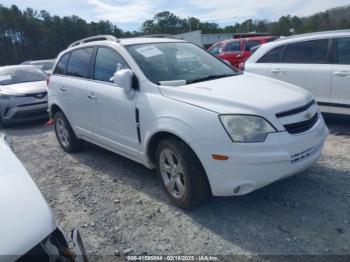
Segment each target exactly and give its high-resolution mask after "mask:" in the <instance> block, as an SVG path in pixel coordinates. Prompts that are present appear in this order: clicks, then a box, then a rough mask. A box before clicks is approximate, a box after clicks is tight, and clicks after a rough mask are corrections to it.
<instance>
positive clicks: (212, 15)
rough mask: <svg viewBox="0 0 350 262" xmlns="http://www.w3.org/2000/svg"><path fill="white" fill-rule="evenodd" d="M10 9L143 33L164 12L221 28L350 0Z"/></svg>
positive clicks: (157, 0)
mask: <svg viewBox="0 0 350 262" xmlns="http://www.w3.org/2000/svg"><path fill="white" fill-rule="evenodd" d="M0 4H1V5H4V6H7V7H9V6H10V5H12V4H15V5H17V6H18V7H19V8H20V9H25V8H27V7H31V8H33V9H34V10H38V11H39V10H43V9H44V10H46V11H48V12H49V13H50V14H51V15H59V16H70V15H77V16H79V17H81V18H83V19H85V20H87V21H89V22H90V21H99V20H110V21H111V22H112V23H114V24H116V25H117V26H118V27H119V28H121V29H123V30H130V31H132V30H140V28H141V25H142V23H143V21H145V20H146V19H151V18H152V17H153V16H154V14H156V13H157V12H161V11H170V12H173V13H174V14H176V15H178V16H180V17H183V18H184V17H189V16H194V17H197V18H199V19H201V20H202V21H208V22H215V23H218V24H219V25H220V26H226V25H231V24H234V23H235V22H242V21H244V20H246V19H250V18H252V19H267V20H269V21H274V20H277V19H279V18H280V17H281V16H283V15H288V14H289V15H297V16H307V15H312V14H314V13H317V12H320V11H325V10H326V9H329V8H333V7H338V6H343V5H350V0H177V1H176V0H175V1H174V0H170V1H169V0H53V1H52V0H51V1H50V0H0Z"/></svg>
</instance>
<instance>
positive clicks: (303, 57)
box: [283, 39, 328, 64]
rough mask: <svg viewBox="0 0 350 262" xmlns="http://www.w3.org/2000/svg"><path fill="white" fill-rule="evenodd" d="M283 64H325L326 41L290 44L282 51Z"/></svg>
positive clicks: (326, 61) (326, 53) (326, 57)
mask: <svg viewBox="0 0 350 262" xmlns="http://www.w3.org/2000/svg"><path fill="white" fill-rule="evenodd" d="M283 62H284V63H291V64H327V63H328V39H323V40H314V41H307V42H301V43H295V44H290V45H288V46H287V48H286V49H285V51H284V56H283Z"/></svg>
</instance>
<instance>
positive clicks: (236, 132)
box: [220, 115, 277, 143]
mask: <svg viewBox="0 0 350 262" xmlns="http://www.w3.org/2000/svg"><path fill="white" fill-rule="evenodd" d="M220 119H221V122H222V124H223V126H224V127H225V129H226V131H227V133H228V134H229V135H230V137H231V139H232V140H233V142H238V143H254V142H264V141H265V140H266V137H267V136H268V134H270V133H275V132H276V131H277V130H276V129H275V128H274V127H273V126H272V125H271V124H270V123H269V122H268V121H266V120H265V119H264V118H262V117H260V116H250V115H221V116H220Z"/></svg>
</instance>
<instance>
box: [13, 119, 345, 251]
mask: <svg viewBox="0 0 350 262" xmlns="http://www.w3.org/2000/svg"><path fill="white" fill-rule="evenodd" d="M327 123H328V125H329V127H330V129H331V135H330V136H329V138H328V140H327V143H326V148H325V151H324V155H323V157H322V159H320V161H319V162H318V163H317V164H316V165H314V166H313V167H312V168H310V169H309V170H308V171H306V172H304V173H302V174H299V175H297V176H295V177H292V178H289V179H287V180H283V181H280V182H277V183H275V184H273V185H271V186H268V187H267V188H264V189H262V190H259V191H257V192H254V193H252V194H250V195H247V196H244V197H238V198H232V197H230V198H212V199H210V200H209V201H208V202H207V203H205V204H204V205H202V206H200V207H199V208H197V209H195V210H192V211H186V212H185V211H182V210H180V209H178V208H176V207H174V206H173V205H171V204H170V202H169V201H168V199H167V198H166V195H165V194H164V193H163V191H162V190H161V187H160V183H159V181H158V180H157V177H156V175H155V172H153V171H150V170H148V169H146V168H144V167H143V166H141V165H139V164H136V163H134V162H132V161H130V160H127V159H125V158H123V157H120V156H118V155H115V154H113V153H110V152H108V151H106V150H103V149H101V148H98V147H96V146H93V145H86V146H85V148H84V150H83V151H82V152H81V153H78V154H72V155H69V154H66V153H64V152H63V151H62V150H61V149H60V147H59V146H58V143H57V141H56V138H55V135H54V133H53V132H52V128H47V127H43V123H42V122H41V123H40V122H39V123H36V124H34V125H33V124H32V125H28V124H27V125H20V126H15V127H11V128H8V129H6V132H7V133H8V134H9V136H10V137H11V138H12V139H13V141H14V147H15V152H16V153H17V155H18V156H19V158H20V159H21V160H22V161H23V163H24V165H25V166H26V168H27V169H28V171H29V172H30V173H31V175H32V177H33V178H34V180H35V181H36V183H37V184H38V186H39V188H40V189H41V191H42V192H43V194H44V195H45V197H46V198H47V200H48V202H49V203H50V205H51V206H52V208H53V209H54V210H55V212H56V214H57V218H58V221H59V224H60V226H61V227H62V228H63V229H64V230H65V231H66V232H69V231H70V230H71V229H72V228H74V227H79V228H81V233H82V236H83V239H84V241H85V244H86V247H87V250H88V252H89V254H99V255H113V254H114V253H115V252H116V250H117V251H118V252H121V253H122V252H123V251H125V252H126V253H129V252H131V253H132V254H220V255H225V254H238V255H276V254H277V255H288V254H293V255H296V254H297V255H305V254H313V255H320V254H328V255H334V254H337V255H345V254H347V255H350V208H349V207H350V118H345V117H327Z"/></svg>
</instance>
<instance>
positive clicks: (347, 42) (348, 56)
mask: <svg viewBox="0 0 350 262" xmlns="http://www.w3.org/2000/svg"><path fill="white" fill-rule="evenodd" d="M337 49H338V63H339V64H341V65H350V37H348V38H340V39H338V40H337Z"/></svg>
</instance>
